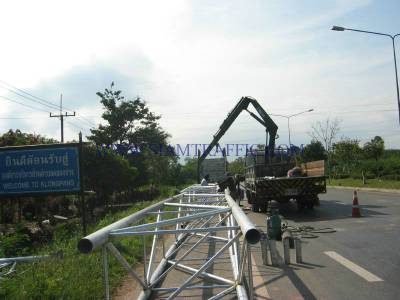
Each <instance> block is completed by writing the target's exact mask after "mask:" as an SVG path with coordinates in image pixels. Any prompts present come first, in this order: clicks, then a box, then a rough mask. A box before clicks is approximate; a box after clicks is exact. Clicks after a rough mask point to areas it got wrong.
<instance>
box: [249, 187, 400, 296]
mask: <svg viewBox="0 0 400 300" xmlns="http://www.w3.org/2000/svg"><path fill="white" fill-rule="evenodd" d="M358 198H359V202H360V204H361V213H362V215H363V217H362V218H351V217H350V215H351V209H352V191H349V190H339V189H329V191H328V193H327V194H325V195H321V197H320V199H321V206H320V207H317V208H315V209H314V210H313V211H305V212H303V213H301V214H300V213H298V212H297V211H296V206H295V205H294V203H291V204H288V205H284V206H281V209H280V213H281V214H282V215H283V216H284V217H285V219H286V220H287V221H288V223H289V224H291V225H295V226H303V225H309V226H312V227H315V228H323V227H333V228H335V229H336V230H337V232H335V233H326V234H319V236H318V238H314V239H303V260H304V263H303V264H299V265H297V264H295V258H294V252H293V253H292V254H293V255H292V259H291V261H292V262H294V263H293V264H291V265H289V266H285V265H283V264H282V265H281V266H280V267H270V266H263V265H262V261H261V255H260V254H259V248H258V247H255V248H254V254H253V256H254V261H253V263H254V266H253V271H254V274H255V277H254V284H255V286H256V293H257V296H258V297H257V299H399V297H400V234H399V233H400V194H394V193H393V194H391V193H379V192H359V193H358ZM248 216H249V217H250V218H251V220H252V221H253V222H254V223H256V224H257V225H258V226H260V227H261V228H262V229H264V230H265V229H266V228H265V218H266V217H265V215H264V214H261V213H253V212H248ZM277 248H278V249H279V250H280V253H281V255H283V254H282V245H281V243H280V242H278V243H277ZM292 251H293V250H292Z"/></svg>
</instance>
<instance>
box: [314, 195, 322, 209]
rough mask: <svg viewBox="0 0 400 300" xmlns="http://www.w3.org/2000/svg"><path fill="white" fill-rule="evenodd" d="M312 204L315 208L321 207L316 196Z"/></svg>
mask: <svg viewBox="0 0 400 300" xmlns="http://www.w3.org/2000/svg"><path fill="white" fill-rule="evenodd" d="M313 203H314V205H315V206H320V205H321V203H320V202H319V198H318V195H315V196H314V198H313Z"/></svg>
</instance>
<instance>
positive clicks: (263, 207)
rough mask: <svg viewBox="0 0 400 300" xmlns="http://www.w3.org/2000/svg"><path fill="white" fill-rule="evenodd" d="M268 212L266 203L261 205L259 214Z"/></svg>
mask: <svg viewBox="0 0 400 300" xmlns="http://www.w3.org/2000/svg"><path fill="white" fill-rule="evenodd" d="M267 210H268V202H267V203H266V204H262V205H261V212H262V213H266V212H267Z"/></svg>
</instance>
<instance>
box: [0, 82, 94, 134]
mask: <svg viewBox="0 0 400 300" xmlns="http://www.w3.org/2000/svg"><path fill="white" fill-rule="evenodd" d="M0 83H1V84H3V85H6V86H8V87H9V88H8V87H4V86H1V85H0V87H1V88H3V89H6V90H8V91H10V92H12V93H14V94H16V95H18V96H20V97H23V98H25V99H27V100H29V101H32V102H35V103H38V104H41V105H43V106H46V107H48V108H51V109H54V108H57V109H58V108H59V106H58V105H57V104H54V103H53V102H51V101H48V100H46V99H43V98H41V97H37V96H35V95H33V94H31V93H29V92H27V91H25V90H23V89H20V88H17V87H16V86H13V85H11V84H9V83H7V82H5V81H3V80H0ZM12 89H15V90H17V91H19V92H21V93H23V94H25V95H23V94H21V93H18V92H16V91H14V90H12ZM26 95H28V96H29V97H28V96H26ZM32 98H33V99H32ZM64 108H66V109H67V110H70V111H75V110H74V109H72V108H69V107H66V106H64ZM76 115H78V116H79V118H81V119H82V120H84V121H86V123H88V124H90V125H91V126H96V124H95V123H94V122H92V121H90V120H89V119H87V118H85V117H84V116H82V115H80V114H79V113H76ZM79 121H81V120H79Z"/></svg>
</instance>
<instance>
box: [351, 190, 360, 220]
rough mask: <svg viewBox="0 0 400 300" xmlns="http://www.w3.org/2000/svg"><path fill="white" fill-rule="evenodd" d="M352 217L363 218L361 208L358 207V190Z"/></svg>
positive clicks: (354, 194)
mask: <svg viewBox="0 0 400 300" xmlns="http://www.w3.org/2000/svg"><path fill="white" fill-rule="evenodd" d="M351 216H352V217H353V218H359V217H361V211H360V206H359V205H358V197H357V191H356V190H354V193H353V209H352V211H351Z"/></svg>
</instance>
